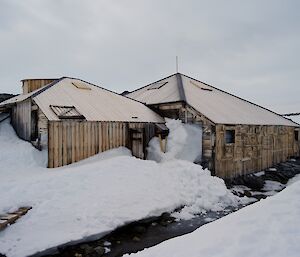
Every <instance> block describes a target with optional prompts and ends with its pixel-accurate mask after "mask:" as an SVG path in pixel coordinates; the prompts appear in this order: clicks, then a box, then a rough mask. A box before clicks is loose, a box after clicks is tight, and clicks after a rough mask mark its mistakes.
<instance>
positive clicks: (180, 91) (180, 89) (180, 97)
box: [176, 73, 186, 103]
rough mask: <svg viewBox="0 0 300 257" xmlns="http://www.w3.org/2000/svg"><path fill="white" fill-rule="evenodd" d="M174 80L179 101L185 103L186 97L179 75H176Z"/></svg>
mask: <svg viewBox="0 0 300 257" xmlns="http://www.w3.org/2000/svg"><path fill="white" fill-rule="evenodd" d="M176 79H177V87H178V93H179V99H180V100H181V101H183V102H184V103H186V96H185V91H184V87H183V83H182V78H181V74H180V73H176Z"/></svg>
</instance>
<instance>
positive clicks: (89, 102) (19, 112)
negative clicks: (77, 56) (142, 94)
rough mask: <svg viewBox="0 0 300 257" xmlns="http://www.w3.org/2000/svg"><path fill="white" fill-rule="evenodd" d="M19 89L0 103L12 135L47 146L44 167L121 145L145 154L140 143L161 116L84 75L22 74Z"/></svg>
mask: <svg viewBox="0 0 300 257" xmlns="http://www.w3.org/2000/svg"><path fill="white" fill-rule="evenodd" d="M22 82H23V94H21V95H19V96H16V97H13V98H11V99H9V100H7V101H4V102H2V103H1V104H0V110H2V111H9V112H10V113H11V122H12V125H13V127H14V129H15V131H16V133H17V134H18V136H19V137H20V138H22V139H24V140H27V141H30V142H32V143H33V144H34V145H35V146H36V147H38V148H47V149H48V167H50V168H52V167H59V166H63V165H66V164H70V163H73V162H76V161H79V160H82V159H84V158H87V157H89V156H92V155H95V154H97V153H99V152H102V151H105V150H109V149H111V148H115V147H119V146H126V147H128V148H130V149H131V150H132V153H133V155H134V156H137V157H139V158H145V148H146V146H147V144H148V141H149V140H150V139H151V138H152V137H153V136H154V134H155V126H156V124H161V123H164V119H163V118H162V117H161V116H159V115H158V114H157V113H155V112H154V111H152V110H151V109H149V108H148V107H146V106H145V105H144V104H142V103H140V102H138V101H136V100H132V99H129V98H126V97H124V96H121V95H118V94H116V93H114V92H111V91H109V90H106V89H104V88H101V87H98V86H96V85H93V84H91V83H88V82H86V81H83V80H80V79H75V78H69V77H62V78H60V79H34V80H23V81H22Z"/></svg>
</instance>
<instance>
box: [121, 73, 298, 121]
mask: <svg viewBox="0 0 300 257" xmlns="http://www.w3.org/2000/svg"><path fill="white" fill-rule="evenodd" d="M126 96H128V97H130V98H132V99H135V100H138V101H141V102H143V103H145V104H147V105H157V104H162V103H173V102H184V103H187V104H188V105H189V106H191V107H193V108H194V109H195V110H197V111H198V112H200V113H201V114H203V115H204V116H206V117H207V118H208V119H210V120H211V121H213V122H214V123H215V124H248V125H284V126H299V125H298V124H297V123H295V122H293V121H291V120H289V119H286V118H284V117H282V116H281V115H279V114H277V113H275V112H273V111H270V110H268V109H266V108H264V107H261V106H259V105H257V104H254V103H251V102H249V101H247V100H244V99H242V98H240V97H237V96H235V95H232V94H230V93H227V92H225V91H223V90H220V89H218V88H215V87H213V86H210V85H208V84H206V83H203V82H201V81H199V80H196V79H193V78H191V77H188V76H186V75H183V74H180V73H176V74H173V75H171V76H169V77H167V78H164V79H161V80H159V81H156V82H154V83H151V84H149V85H147V86H144V87H142V88H139V89H137V90H134V91H132V92H130V93H128V94H127V95H126Z"/></svg>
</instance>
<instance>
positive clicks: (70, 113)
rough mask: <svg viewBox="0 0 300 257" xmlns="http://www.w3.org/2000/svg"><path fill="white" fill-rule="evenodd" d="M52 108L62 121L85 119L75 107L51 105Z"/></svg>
mask: <svg viewBox="0 0 300 257" xmlns="http://www.w3.org/2000/svg"><path fill="white" fill-rule="evenodd" d="M50 108H51V110H52V111H53V112H54V113H55V114H56V115H57V117H58V118H60V119H85V117H84V116H83V115H82V114H81V113H80V112H79V111H78V110H77V109H76V108H75V107H74V106H58V105H50Z"/></svg>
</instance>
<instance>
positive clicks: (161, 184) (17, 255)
mask: <svg viewBox="0 0 300 257" xmlns="http://www.w3.org/2000/svg"><path fill="white" fill-rule="evenodd" d="M44 157H45V153H44V152H39V151H37V150H36V149H34V148H33V147H32V146H31V145H30V144H29V143H27V142H24V141H22V140H19V139H18V138H17V137H16V135H15V133H14V131H13V129H12V128H11V126H10V125H9V123H8V122H4V123H0V162H1V166H0V177H1V180H0V195H1V197H0V213H5V212H8V211H14V210H16V209H17V208H19V207H21V206H32V207H33V208H32V210H30V211H29V212H28V213H27V214H26V215H25V216H23V217H22V218H21V219H19V220H18V222H16V223H15V224H14V225H12V226H9V227H8V228H6V229H5V230H4V231H1V232H0V252H1V253H4V254H6V255H7V256H8V257H22V256H27V255H30V254H34V253H35V252H37V251H42V250H45V249H47V248H51V247H54V246H57V245H59V244H63V243H66V242H68V241H71V240H78V239H82V238H85V237H87V236H90V235H93V234H99V233H103V234H105V233H108V232H110V231H112V230H114V229H115V228H117V227H118V226H121V225H123V224H125V223H128V222H131V221H134V220H138V219H142V218H146V217H149V216H153V215H160V214H161V213H162V212H165V211H172V210H174V209H175V208H177V207H179V206H184V205H186V206H187V207H186V208H185V209H184V211H183V212H182V213H181V214H182V215H183V216H184V217H187V216H189V215H192V214H193V213H196V212H200V211H202V210H210V209H218V208H223V207H225V206H228V205H236V204H238V202H239V200H240V199H239V198H238V197H236V196H234V195H233V194H232V193H231V192H230V191H229V190H227V189H226V187H225V185H224V182H223V180H221V179H219V178H216V177H212V176H211V175H210V172H209V171H208V170H203V169H202V168H201V166H199V165H195V164H193V163H191V162H187V161H183V160H173V161H169V162H164V163H157V162H154V161H144V160H140V159H137V158H134V157H132V156H130V152H129V150H128V149H126V148H119V149H114V150H110V151H107V152H105V153H102V154H99V155H97V156H94V157H91V158H89V159H87V160H84V161H81V162H79V163H76V164H72V165H69V166H65V167H61V168H56V169H47V168H43V167H44V165H45V158H44ZM177 215H178V216H180V213H177Z"/></svg>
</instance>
